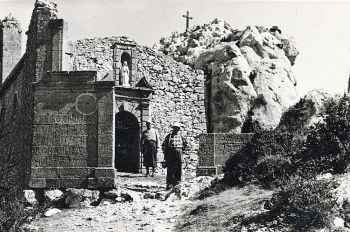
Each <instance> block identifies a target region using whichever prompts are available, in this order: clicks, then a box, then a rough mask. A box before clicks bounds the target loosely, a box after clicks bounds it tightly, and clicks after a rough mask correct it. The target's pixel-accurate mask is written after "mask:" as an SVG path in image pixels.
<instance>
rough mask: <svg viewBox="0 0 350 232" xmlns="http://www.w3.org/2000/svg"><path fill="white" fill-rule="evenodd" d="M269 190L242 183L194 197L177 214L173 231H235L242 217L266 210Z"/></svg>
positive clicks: (242, 219)
mask: <svg viewBox="0 0 350 232" xmlns="http://www.w3.org/2000/svg"><path fill="white" fill-rule="evenodd" d="M272 194H273V191H271V190H264V189H261V188H259V187H257V186H246V187H244V188H236V187H235V188H231V189H228V190H226V191H223V192H221V193H219V194H215V195H213V196H211V197H207V198H205V199H203V200H200V201H195V203H194V205H193V206H191V207H190V208H189V209H186V213H185V214H184V215H183V216H182V217H181V218H180V220H179V222H178V224H177V225H176V231H180V232H181V231H183V232H187V231H230V230H233V231H235V230H236V229H239V228H241V227H242V221H244V219H245V218H249V217H256V216H257V215H261V214H264V213H266V212H267V210H265V209H264V203H265V202H266V201H267V200H268V199H270V198H271V196H272Z"/></svg>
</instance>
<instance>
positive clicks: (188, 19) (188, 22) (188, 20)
mask: <svg viewBox="0 0 350 232" xmlns="http://www.w3.org/2000/svg"><path fill="white" fill-rule="evenodd" d="M182 17H184V18H186V32H187V30H188V27H189V24H190V19H193V18H192V17H190V13H189V12H188V11H187V14H186V15H182Z"/></svg>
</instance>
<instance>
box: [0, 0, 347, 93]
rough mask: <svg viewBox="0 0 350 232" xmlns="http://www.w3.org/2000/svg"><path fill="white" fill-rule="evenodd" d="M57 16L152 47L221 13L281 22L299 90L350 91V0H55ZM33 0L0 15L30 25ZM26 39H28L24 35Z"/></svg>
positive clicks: (76, 34)
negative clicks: (292, 44)
mask: <svg viewBox="0 0 350 232" xmlns="http://www.w3.org/2000/svg"><path fill="white" fill-rule="evenodd" d="M56 2H57V4H58V10H59V17H60V18H64V19H65V21H67V22H68V30H69V38H70V40H76V39H81V38H87V37H89V38H91V37H105V36H112V35H115V36H121V35H125V36H129V37H131V38H133V39H135V40H136V42H138V43H139V44H144V45H148V46H152V45H153V44H154V43H156V42H157V41H158V40H159V39H160V38H161V37H166V36H169V35H170V33H171V32H173V31H180V32H182V31H183V30H184V29H185V19H184V18H182V15H183V14H185V13H186V11H187V10H188V11H190V15H191V16H192V17H193V18H194V19H193V20H191V22H190V26H191V25H192V26H193V25H201V24H204V23H208V22H210V21H212V20H213V19H214V18H220V19H223V20H225V21H227V22H228V23H229V24H230V25H231V26H232V27H233V28H237V29H243V28H245V27H246V26H248V25H261V26H265V27H271V26H273V25H277V26H278V27H279V28H280V29H282V31H283V32H284V33H286V34H289V35H292V36H293V37H294V39H295V41H296V42H297V45H298V48H299V51H300V54H299V56H298V57H297V60H296V64H295V65H294V67H293V71H294V75H295V77H296V79H297V80H298V86H297V88H298V92H299V93H300V94H301V95H303V94H305V93H306V92H307V91H309V90H312V89H316V88H323V89H325V90H326V91H328V92H332V93H343V92H344V91H345V90H347V83H348V77H349V73H350V1H339V2H325V1H323V2H317V1H298V2H293V1H270V2H266V1H257V2H252V1H250V2H247V1H235V0H221V1H214V0H57V1H56ZM33 5H34V0H0V18H3V17H5V16H6V15H8V13H9V12H12V13H13V14H14V16H15V17H17V18H18V19H19V20H20V22H21V23H22V28H23V31H26V30H27V29H28V24H29V20H30V15H31V11H32V9H33ZM24 39H26V38H25V37H24Z"/></svg>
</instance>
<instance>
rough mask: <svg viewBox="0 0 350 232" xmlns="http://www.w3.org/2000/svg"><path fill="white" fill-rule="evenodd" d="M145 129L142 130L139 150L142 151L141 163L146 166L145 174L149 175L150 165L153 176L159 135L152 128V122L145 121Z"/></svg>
mask: <svg viewBox="0 0 350 232" xmlns="http://www.w3.org/2000/svg"><path fill="white" fill-rule="evenodd" d="M146 127H147V129H146V130H145V131H144V132H142V136H141V151H142V153H143V165H144V166H145V167H146V176H148V175H149V168H150V167H152V174H151V176H152V177H153V176H154V171H155V168H156V167H157V152H158V145H159V136H158V132H157V130H156V129H154V128H152V122H151V121H147V122H146Z"/></svg>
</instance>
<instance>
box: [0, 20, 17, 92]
mask: <svg viewBox="0 0 350 232" xmlns="http://www.w3.org/2000/svg"><path fill="white" fill-rule="evenodd" d="M21 33H22V30H21V25H20V23H19V22H18V21H17V20H16V19H15V18H14V17H12V16H11V15H9V16H8V17H6V18H5V19H4V20H2V21H0V87H1V85H2V83H3V82H4V81H5V79H6V78H7V76H8V75H9V74H10V73H11V71H12V70H13V68H14V67H15V66H16V64H17V63H18V61H19V60H20V59H21Z"/></svg>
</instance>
